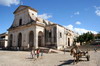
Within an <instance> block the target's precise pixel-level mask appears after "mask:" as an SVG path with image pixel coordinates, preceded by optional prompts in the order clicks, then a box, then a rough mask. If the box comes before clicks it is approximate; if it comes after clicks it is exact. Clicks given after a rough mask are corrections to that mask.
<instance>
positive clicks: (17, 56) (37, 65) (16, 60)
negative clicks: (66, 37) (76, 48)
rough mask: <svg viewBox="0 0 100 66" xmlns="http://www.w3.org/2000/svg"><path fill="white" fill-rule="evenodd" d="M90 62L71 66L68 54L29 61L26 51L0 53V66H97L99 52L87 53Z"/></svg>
mask: <svg viewBox="0 0 100 66" xmlns="http://www.w3.org/2000/svg"><path fill="white" fill-rule="evenodd" d="M89 54H90V56H91V58H90V61H86V58H82V59H81V60H82V61H80V62H79V63H77V64H74V65H73V57H72V56H70V54H69V53H68V52H66V53H65V54H63V53H60V54H57V53H49V54H44V56H43V58H39V59H37V60H34V59H30V58H31V57H30V52H26V51H0V66H99V65H100V52H99V51H98V52H94V51H90V52H89Z"/></svg>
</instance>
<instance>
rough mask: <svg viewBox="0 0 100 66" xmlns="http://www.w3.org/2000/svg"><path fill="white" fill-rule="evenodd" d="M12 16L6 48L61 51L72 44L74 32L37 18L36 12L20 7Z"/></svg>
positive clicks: (27, 7)
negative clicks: (46, 48)
mask: <svg viewBox="0 0 100 66" xmlns="http://www.w3.org/2000/svg"><path fill="white" fill-rule="evenodd" d="M13 14H14V21H13V23H12V25H11V27H10V28H9V29H8V47H9V48H11V49H18V48H19V50H27V49H30V48H40V47H51V48H56V49H62V48H66V47H68V46H72V45H73V44H74V39H75V38H76V36H77V34H76V33H75V32H73V31H71V30H69V29H67V28H65V27H63V26H61V25H59V24H56V23H53V22H51V21H48V20H45V19H42V18H40V17H38V11H37V10H35V9H33V8H31V7H29V6H24V5H20V6H19V7H18V8H17V9H16V10H15V11H14V13H13Z"/></svg>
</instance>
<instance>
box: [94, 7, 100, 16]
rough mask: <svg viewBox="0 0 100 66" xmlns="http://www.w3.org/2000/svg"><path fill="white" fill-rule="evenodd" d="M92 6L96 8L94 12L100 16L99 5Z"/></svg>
mask: <svg viewBox="0 0 100 66" xmlns="http://www.w3.org/2000/svg"><path fill="white" fill-rule="evenodd" d="M94 8H95V9H96V10H95V14H96V15H97V16H100V7H97V6H94Z"/></svg>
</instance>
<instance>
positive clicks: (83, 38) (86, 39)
mask: <svg viewBox="0 0 100 66" xmlns="http://www.w3.org/2000/svg"><path fill="white" fill-rule="evenodd" d="M93 40H94V35H93V34H92V33H91V32H87V33H83V34H82V35H80V36H79V37H77V42H80V44H81V45H82V43H90V42H91V41H93Z"/></svg>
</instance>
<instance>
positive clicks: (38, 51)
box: [37, 48, 40, 58]
mask: <svg viewBox="0 0 100 66" xmlns="http://www.w3.org/2000/svg"><path fill="white" fill-rule="evenodd" d="M39 54H40V49H39V48H38V49H37V58H39Z"/></svg>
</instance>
